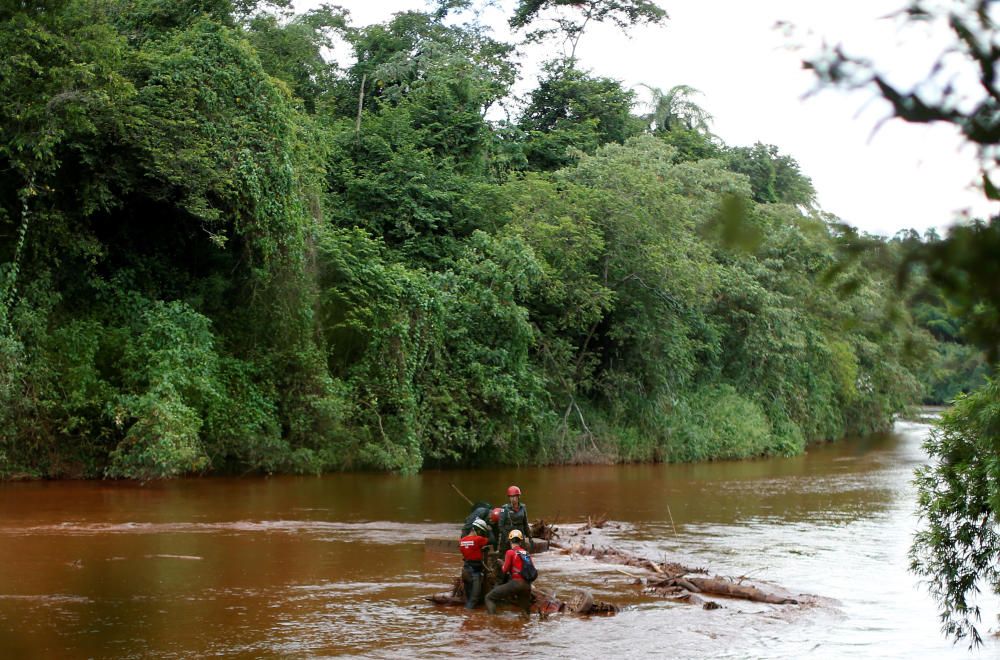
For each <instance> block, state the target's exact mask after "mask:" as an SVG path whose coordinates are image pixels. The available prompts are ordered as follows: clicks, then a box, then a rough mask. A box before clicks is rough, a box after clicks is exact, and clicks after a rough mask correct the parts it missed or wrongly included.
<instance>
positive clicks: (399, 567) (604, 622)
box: [0, 422, 1000, 660]
mask: <svg viewBox="0 0 1000 660" xmlns="http://www.w3.org/2000/svg"><path fill="white" fill-rule="evenodd" d="M928 429H929V427H928V426H927V425H926V424H923V423H917V422H899V423H897V424H896V427H895V430H894V432H893V433H888V434H881V435H873V436H869V437H865V438H858V439H853V440H846V441H842V442H839V443H834V444H829V445H823V446H819V447H813V448H811V449H810V450H809V452H808V453H807V454H805V455H804V456H799V457H795V458H787V459H767V460H760V461H744V462H717V463H708V464H697V465H627V466H581V467H564V468H529V469H500V470H479V471H450V472H443V471H442V472H425V473H423V474H420V475H417V476H397V475H384V474H348V475H330V476H325V477H317V478H299V477H295V478H293V477H281V478H271V479H242V480H241V479H192V480H180V481H172V482H164V483H154V484H147V485H145V486H139V485H132V484H119V483H113V482H41V483H9V484H2V485H0V497H2V501H3V506H2V507H0V654H2V656H3V657H11V658H15V657H46V658H49V657H52V658H54V657H61V658H62V657H66V658H75V657H95V658H99V657H115V658H130V657H135V658H149V657H153V658H190V657H204V656H207V655H217V656H223V657H232V656H240V657H302V658H305V657H318V656H333V655H357V656H366V657H396V656H400V655H409V656H415V657H422V656H425V655H432V654H433V655H441V656H452V657H468V656H470V655H480V656H483V657H492V656H496V655H500V654H503V655H505V656H517V657H536V656H551V657H582V658H593V657H600V656H608V657H639V656H649V655H655V656H656V657H678V658H701V657H713V658H800V657H803V656H808V657H811V658H812V657H815V658H851V659H852V660H856V659H860V658H885V657H893V658H946V657H947V658H973V657H983V658H993V657H998V656H1000V643H998V641H997V639H996V638H994V637H989V636H988V637H987V642H986V645H985V647H984V648H982V649H981V650H980V651H978V652H973V653H970V652H969V651H967V650H966V647H965V645H964V644H959V645H957V646H955V645H952V644H951V643H950V642H949V641H947V640H945V639H944V638H943V637H942V636H941V634H940V632H939V623H938V619H937V614H936V611H935V607H934V604H933V602H932V601H931V600H930V598H929V596H927V594H926V592H925V590H924V589H923V588H922V587H920V586H919V585H918V583H917V580H916V578H915V577H914V576H912V575H910V574H909V573H908V572H907V570H906V566H907V559H906V551H907V549H908V546H909V543H910V538H911V535H912V532H913V530H914V528H915V525H916V519H915V516H914V489H913V486H912V483H911V481H912V476H913V469H914V468H915V467H916V466H918V465H919V464H921V463H922V462H924V461H925V460H926V457H925V456H924V455H923V453H922V450H921V442H922V440H923V439H924V437H926V434H927V432H928ZM452 483H454V484H455V486H457V487H458V488H459V489H461V490H462V491H463V492H464V493H466V494H468V495H469V496H470V497H472V498H473V499H490V498H492V501H494V502H495V503H499V502H500V501H501V500H502V499H503V497H502V496H503V492H504V490H505V488H506V486H507V485H509V484H510V483H517V484H518V485H519V486H520V487H521V488H522V489H523V491H524V493H525V496H524V501H525V503H526V504H527V506H528V510H529V514H530V516H531V518H533V519H534V518H538V517H542V518H545V519H546V520H557V521H561V522H562V523H563V524H564V525H568V524H573V523H579V522H580V521H581V520H584V519H585V518H586V517H587V516H588V515H593V516H602V515H604V516H607V518H608V519H609V520H610V521H612V523H611V524H610V525H609V526H608V527H606V528H605V529H604V530H601V532H599V534H598V535H596V536H593V537H592V539H593V541H594V542H595V543H598V544H613V545H615V546H617V547H620V548H622V549H625V550H629V551H630V552H633V553H636V554H641V555H643V556H646V557H649V558H652V559H656V560H660V559H669V560H673V561H679V562H680V563H683V564H686V565H689V566H699V567H705V568H707V569H709V570H710V571H711V572H712V573H716V574H721V575H732V576H744V575H746V576H750V577H752V578H753V579H757V580H764V581H768V582H771V583H774V584H777V585H780V586H781V587H783V588H785V589H787V590H789V591H792V592H794V593H809V594H815V595H818V596H821V597H823V602H824V604H823V605H821V606H816V607H808V608H802V607H795V606H773V605H758V604H753V603H747V602H743V601H720V602H723V604H724V605H725V607H724V608H723V609H719V610H714V611H706V610H703V609H701V608H698V607H692V606H689V605H680V604H675V603H671V602H668V601H665V600H663V599H660V598H658V597H656V596H652V595H645V594H643V593H642V591H641V590H640V589H639V588H638V587H636V586H635V585H634V584H632V580H631V579H630V578H629V577H628V576H626V575H623V574H622V573H621V572H620V570H619V569H620V567H616V566H612V565H608V564H602V563H599V562H595V561H593V560H591V559H585V558H579V557H570V556H565V555H558V554H554V553H546V554H540V555H538V556H537V557H536V563H537V565H538V568H539V571H540V573H541V577H540V578H539V581H538V584H539V585H540V586H542V587H548V588H550V589H556V590H557V591H559V592H561V593H563V594H567V593H569V591H570V590H571V589H573V588H577V587H582V588H589V589H591V590H592V591H593V592H594V595H595V597H597V598H599V599H602V600H607V601H612V602H615V603H618V604H619V605H622V606H623V607H624V610H623V611H622V612H621V613H620V614H618V615H617V616H614V617H607V618H604V617H600V618H592V619H588V618H578V617H573V616H553V617H549V618H547V619H544V620H543V619H540V618H538V617H533V618H531V619H524V618H521V617H520V616H518V615H517V614H515V613H514V612H513V611H506V612H502V613H501V614H500V615H498V616H496V617H489V616H488V615H487V614H486V613H485V612H483V611H475V612H471V613H466V612H464V611H463V610H461V609H455V608H446V607H438V606H434V605H432V604H430V603H428V602H426V601H425V600H424V599H423V597H424V596H427V595H429V594H431V593H434V592H437V591H442V590H445V589H447V588H448V585H449V584H450V582H451V580H452V578H453V577H455V576H456V575H457V573H458V570H459V565H460V561H459V557H458V554H457V552H456V553H455V554H450V553H441V552H429V551H426V550H425V546H424V539H425V538H428V537H429V538H449V537H455V536H456V534H457V529H458V522H459V521H461V519H462V518H463V517H464V515H465V513H466V511H467V505H466V504H465V503H464V502H463V501H462V500H461V499H460V498H459V497H458V495H457V494H456V493H455V491H454V490H453V489H452V487H451V484H452ZM630 570H634V569H630ZM983 605H984V621H983V626H982V628H983V630H984V632H985V631H986V630H988V629H991V628H996V627H997V622H996V618H995V616H996V613H997V612H1000V604H998V603H997V601H996V599H993V598H992V597H990V598H987V599H985V600H984V601H983Z"/></svg>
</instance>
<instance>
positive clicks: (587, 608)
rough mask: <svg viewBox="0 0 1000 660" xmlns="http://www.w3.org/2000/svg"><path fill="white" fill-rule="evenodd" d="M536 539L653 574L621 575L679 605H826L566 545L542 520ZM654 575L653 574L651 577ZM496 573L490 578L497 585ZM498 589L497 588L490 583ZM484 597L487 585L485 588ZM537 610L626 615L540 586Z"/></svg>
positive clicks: (597, 524)
mask: <svg viewBox="0 0 1000 660" xmlns="http://www.w3.org/2000/svg"><path fill="white" fill-rule="evenodd" d="M607 524H609V523H608V520H607V517H606V516H600V517H598V518H592V517H590V516H588V517H587V522H586V524H585V525H583V526H581V527H580V528H579V529H578V530H575V531H572V532H570V534H569V536H570V537H576V538H579V537H580V536H583V535H586V534H589V533H590V530H592V529H601V528H603V527H604V526H605V525H607ZM531 534H532V536H533V537H536V538H541V539H545V540H547V541H548V543H549V547H550V548H552V549H553V550H557V551H559V552H562V553H564V554H570V555H580V556H586V557H593V558H594V559H597V560H599V561H602V562H605V563H610V564H618V565H622V566H628V567H631V568H635V569H641V570H643V571H647V572H652V575H651V576H649V577H648V578H645V580H644V578H643V576H641V575H635V574H633V573H630V572H628V571H625V570H621V569H618V570H619V572H621V573H623V574H624V575H627V576H628V577H630V578H632V579H633V584H635V585H636V586H639V587H643V593H646V594H650V595H655V596H659V597H662V598H667V599H669V600H671V601H674V602H678V603H687V604H690V605H697V606H701V607H702V609H705V610H716V609H720V608H722V607H723V605H721V604H720V603H718V602H715V601H713V600H707V599H706V598H705V596H707V595H712V596H719V597H723V598H735V599H742V600H749V601H753V602H758V603H767V604H771V605H809V604H815V603H818V602H819V601H820V599H819V598H818V597H817V596H811V595H806V594H798V595H793V594H790V593H788V592H786V591H785V590H783V589H781V588H780V587H777V586H775V585H764V584H763V583H760V582H758V583H753V582H750V581H749V580H748V579H747V578H745V577H738V578H733V577H725V576H719V575H711V574H710V573H709V571H708V570H707V569H705V568H692V567H689V566H684V565H683V564H679V563H676V562H669V561H662V562H655V561H653V560H651V559H648V558H646V557H640V556H638V555H635V554H632V553H629V552H626V551H624V550H620V549H617V548H612V547H607V546H604V547H598V546H595V545H593V544H590V545H587V544H585V543H583V542H581V541H580V540H576V539H574V540H573V541H571V542H567V543H563V542H560V541H556V540H555V539H556V538H557V537H558V536H559V532H558V530H557V528H556V527H555V525H553V524H549V523H546V522H545V521H544V520H538V521H536V522H535V523H533V524H532V525H531ZM647 575H648V573H647ZM495 577H496V573H493V574H492V575H490V576H489V578H490V580H489V581H490V582H491V583H492V580H493V578H495ZM489 586H490V587H492V584H490V585H489ZM483 588H484V593H486V591H487V585H486V584H485V583H484V585H483ZM427 600H429V601H431V602H433V603H437V604H439V605H464V604H465V590H464V588H463V584H462V580H461V578H455V581H454V584H453V587H452V590H451V591H450V592H447V591H446V592H442V593H438V594H435V595H434V596H429V597H427ZM531 610H532V611H533V612H538V613H540V614H541V615H543V616H545V615H548V614H554V613H559V612H568V613H572V614H581V615H594V614H614V613H616V612H618V611H620V608H619V607H618V606H617V605H614V604H612V603H606V602H602V601H598V600H595V599H594V596H593V594H592V593H590V592H589V591H586V590H577V591H575V592H573V594H572V595H571V596H569V597H568V598H567V599H566V600H559V599H558V598H556V597H555V595H554V594H551V593H549V592H547V591H545V590H543V589H539V588H537V587H535V588H534V589H532V604H531Z"/></svg>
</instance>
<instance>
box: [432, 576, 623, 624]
mask: <svg viewBox="0 0 1000 660" xmlns="http://www.w3.org/2000/svg"><path fill="white" fill-rule="evenodd" d="M427 600H429V601H430V602H432V603H435V604H437V605H461V606H464V605H465V585H464V584H463V583H462V578H455V580H454V583H453V584H452V589H451V591H444V592H441V593H437V594H434V595H433V596H427ZM619 609H620V608H619V607H618V606H617V605H614V604H612V603H606V602H604V601H600V600H595V599H594V596H593V594H591V593H590V592H588V591H583V590H578V591H576V592H574V593H573V594H572V595H570V597H569V598H567V599H566V600H560V599H558V598H556V596H555V594H552V593H549V592H548V591H545V590H544V589H538V588H534V589H532V590H531V611H532V612H533V613H538V614H540V615H543V616H545V615H549V614H558V613H569V614H580V615H595V614H615V613H616V612H618V611H619Z"/></svg>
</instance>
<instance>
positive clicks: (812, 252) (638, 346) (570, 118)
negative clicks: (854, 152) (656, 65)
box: [0, 0, 977, 479]
mask: <svg viewBox="0 0 1000 660" xmlns="http://www.w3.org/2000/svg"><path fill="white" fill-rule="evenodd" d="M281 4H282V3H277V5H278V6H274V5H270V6H264V7H257V6H256V4H255V3H253V2H242V1H233V2H230V1H229V0H169V1H167V0H49V1H47V2H32V3H3V4H2V5H0V51H2V52H3V53H5V54H6V55H8V56H6V57H4V58H3V60H2V62H0V135H2V139H0V168H2V169H3V171H4V173H5V174H4V176H3V177H2V179H0V263H2V268H0V474H2V475H3V476H5V477H17V476H32V477H60V476H84V477H101V476H107V477H124V478H139V479H147V478H157V477H171V476H177V475H183V474H193V473H205V472H228V473H241V474H243V473H261V472H263V473H272V472H303V473H312V472H320V471H329V470H346V469H377V470H398V471H404V472H412V471H416V470H419V469H421V468H422V467H426V466H455V465H477V464H486V463H509V464H524V463H556V462H566V461H581V460H586V461H593V460H601V461H651V460H656V461H696V460H707V459H716V458H742V457H750V456H760V455H774V454H780V455H788V454H795V453H799V452H801V451H803V449H804V447H805V446H806V444H807V443H809V442H814V441H821V440H828V439H835V438H840V437H842V436H845V435H848V434H857V433H867V432H871V431H876V430H882V429H886V428H888V427H889V425H890V424H891V421H892V419H893V415H894V414H896V413H897V412H899V411H900V410H902V409H903V408H904V407H905V406H906V405H907V404H909V403H911V402H913V401H916V400H919V398H920V397H921V396H923V391H924V386H922V385H921V382H920V377H921V375H925V374H924V371H925V370H926V369H928V361H927V357H926V356H927V355H928V354H929V353H930V352H934V351H939V350H943V349H940V348H939V346H940V344H938V343H936V342H939V341H942V342H945V343H947V342H952V343H955V344H956V345H957V340H956V337H957V336H958V335H957V334H956V333H957V329H954V330H953V329H951V327H950V326H948V322H949V320H948V319H940V318H938V317H937V316H935V314H936V313H937V312H938V311H939V310H940V309H943V308H944V305H943V304H942V299H941V298H935V297H934V296H935V295H937V294H935V293H934V291H933V290H931V289H927V290H925V291H923V293H922V295H923V296H924V297H923V298H919V299H916V298H915V299H914V300H916V301H917V302H919V303H920V305H922V306H918V307H915V308H914V314H912V315H911V312H910V308H909V306H908V305H907V296H900V295H899V291H898V289H897V288H896V272H897V268H898V266H899V263H900V260H901V259H904V258H905V255H904V251H903V250H901V249H896V248H895V247H894V245H893V244H892V242H890V241H881V240H880V239H871V240H875V241H876V242H878V243H879V245H880V246H881V249H880V250H879V251H871V252H866V253H865V254H864V255H862V256H861V257H859V258H858V259H855V260H852V261H847V260H843V259H841V258H840V256H839V255H840V250H841V247H842V245H843V244H844V243H843V241H844V239H845V232H846V231H847V230H845V228H844V227H843V226H841V225H840V224H838V223H837V222H835V221H834V220H835V219H833V218H830V217H828V216H827V215H826V214H824V213H823V212H822V211H821V210H820V209H818V208H817V207H816V204H815V195H814V191H813V188H812V185H811V183H810V181H809V179H808V177H807V175H806V174H805V173H803V172H801V171H800V169H799V167H798V164H797V163H796V162H795V160H794V159H793V158H792V157H791V156H789V155H788V154H786V153H784V152H782V151H781V150H780V149H779V148H777V147H774V146H771V145H763V144H755V145H749V146H747V145H727V144H724V143H723V142H722V141H721V140H719V139H718V138H716V137H715V136H713V135H712V134H711V133H710V117H709V116H708V114H707V112H705V111H704V110H703V109H702V108H701V107H700V106H699V105H698V104H697V103H696V102H695V101H696V100H697V99H696V97H695V92H694V90H692V89H691V88H687V87H683V86H680V87H676V88H673V89H671V90H666V91H662V90H653V95H652V96H653V103H652V104H651V105H650V107H648V108H644V107H643V105H642V104H640V103H639V101H638V96H637V91H636V90H632V89H628V88H625V87H623V86H622V85H621V83H619V82H618V81H616V80H613V79H609V78H604V77H600V76H595V75H593V74H592V73H590V72H588V71H587V70H585V69H583V68H581V67H580V65H579V63H578V62H577V61H576V60H574V59H573V58H572V57H569V58H566V59H557V60H553V61H551V62H549V63H548V64H547V65H546V66H545V69H544V72H543V75H542V76H541V78H540V79H539V80H538V81H536V83H535V84H534V85H533V86H532V87H531V89H530V90H529V91H528V92H527V95H526V97H525V98H521V99H518V98H515V97H514V94H513V92H512V90H513V86H514V84H515V83H516V82H517V80H518V76H519V65H520V62H519V61H518V59H517V54H516V51H515V49H514V47H513V45H511V44H507V43H503V42H500V41H497V40H496V39H494V38H493V37H492V36H491V35H490V33H489V32H488V31H486V30H485V29H484V28H483V27H482V26H479V25H476V24H475V23H470V24H465V23H461V22H460V21H457V20H456V19H455V16H456V14H455V12H456V11H457V10H459V9H461V8H462V7H463V6H465V5H468V3H463V2H442V3H440V8H439V9H438V10H436V11H429V12H427V13H420V12H409V13H402V14H397V15H396V16H395V17H394V18H393V19H391V20H390V21H388V22H386V23H384V24H377V25H368V26H357V25H354V24H353V23H352V22H351V20H350V16H349V15H347V14H346V13H344V12H341V11H339V10H336V9H332V8H329V7H324V8H321V9H318V10H314V11H311V12H308V13H305V14H301V15H292V14H290V13H288V12H287V11H285V10H283V9H282V7H281V6H280V5H281ZM556 4H560V3H556ZM603 5H607V7H605V8H606V9H609V11H608V12H606V13H604V14H601V15H597V14H595V15H594V16H593V17H591V18H594V20H607V21H612V22H615V23H617V24H618V25H620V26H622V27H627V26H628V25H629V24H631V23H635V22H651V23H656V22H663V21H665V20H666V17H665V15H664V14H663V13H662V11H656V8H655V6H653V5H652V4H651V3H647V2H641V1H638V2H614V3H589V4H588V3H580V7H578V8H579V10H580V11H585V10H586V7H590V8H591V9H593V8H594V7H597V6H603ZM611 5H614V6H615V7H612V6H611ZM616 7H617V9H616ZM548 9H551V8H549V7H548V3H537V2H536V3H526V2H521V3H519V4H518V9H517V12H516V13H515V14H514V15H513V16H512V25H513V26H514V27H516V28H521V29H522V32H521V33H520V34H525V33H529V34H530V35H531V38H533V39H544V38H546V35H545V34H544V33H542V32H538V31H537V30H536V31H533V32H532V31H530V28H531V27H532V21H533V20H534V17H535V16H536V15H537V14H538V12H539V11H546V10H548ZM586 11H589V10H586ZM577 18H579V17H577ZM586 23H587V21H586V20H582V21H576V22H574V21H572V20H568V19H567V21H566V22H564V23H563V24H561V26H562V27H561V29H564V30H565V31H566V34H567V35H568V36H569V37H572V38H574V39H577V40H578V39H579V38H580V37H581V35H582V31H583V28H584V26H585V25H586ZM577 29H578V30H579V31H578V32H574V31H573V30H577ZM334 41H337V42H340V43H343V44H346V45H347V47H348V48H349V50H350V52H351V53H352V55H351V56H350V57H348V58H347V59H346V60H345V61H344V62H334V61H330V60H329V59H328V57H325V56H324V55H325V54H326V55H327V56H328V51H327V50H326V49H327V48H328V47H329V46H331V44H332V43H334ZM574 43H575V42H574ZM501 117H506V118H501ZM847 238H849V237H847ZM911 238H912V237H911ZM915 240H921V239H915ZM914 290H917V289H916V288H915V289H914ZM907 295H909V294H907ZM928 331H930V332H928ZM956 351H957V349H956ZM947 356H948V358H947V359H952V360H954V361H958V362H962V363H963V364H965V363H967V362H969V361H970V360H972V359H973V358H970V356H969V355H967V354H965V353H961V351H957V352H953V353H947ZM942 359H943V360H944V359H945V358H942ZM935 364H937V365H938V366H941V365H943V364H944V362H941V363H935ZM976 368H977V367H974V366H970V367H969V371H970V374H971V373H972V372H974V371H975V369H976ZM950 373H952V372H950V371H949V372H948V374H950ZM950 377H951V376H950V375H947V374H945V375H941V376H940V377H939V378H938V380H939V381H942V384H941V385H940V391H937V390H935V392H937V393H935V394H933V396H935V397H938V398H939V399H945V398H947V397H948V396H951V393H952V392H954V391H956V390H957V389H961V388H962V387H963V385H962V384H958V385H954V384H951V385H949V384H948V383H944V381H946V380H947V379H948V378H950ZM970 378H971V375H970ZM935 387H938V386H937V385H935Z"/></svg>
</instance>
